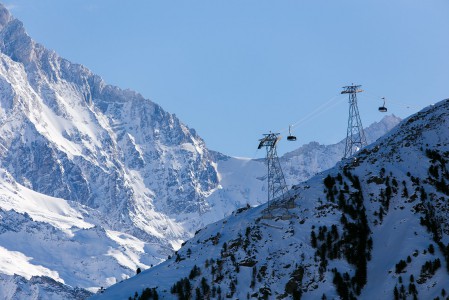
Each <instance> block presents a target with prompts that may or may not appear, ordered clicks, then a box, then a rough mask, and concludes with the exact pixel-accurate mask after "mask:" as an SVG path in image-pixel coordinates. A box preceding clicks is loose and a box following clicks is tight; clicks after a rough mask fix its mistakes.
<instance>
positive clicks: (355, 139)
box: [341, 85, 367, 158]
mask: <svg viewBox="0 0 449 300" xmlns="http://www.w3.org/2000/svg"><path fill="white" fill-rule="evenodd" d="M360 87H361V85H350V86H345V87H343V91H342V92H341V93H342V94H348V95H349V119H348V130H347V132H346V147H345V155H344V156H343V158H347V157H350V156H352V155H353V154H355V153H356V152H357V151H359V150H360V149H361V148H363V147H365V146H366V145H367V143H366V137H365V132H364V131H363V126H362V121H361V120H360V114H359V108H358V107H357V93H360V92H363V90H361V89H360Z"/></svg>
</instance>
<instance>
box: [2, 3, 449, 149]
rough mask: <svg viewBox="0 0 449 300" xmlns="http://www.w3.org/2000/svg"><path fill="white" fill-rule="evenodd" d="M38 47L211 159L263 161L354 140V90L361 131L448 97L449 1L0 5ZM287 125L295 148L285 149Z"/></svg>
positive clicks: (291, 144)
mask: <svg viewBox="0 0 449 300" xmlns="http://www.w3.org/2000/svg"><path fill="white" fill-rule="evenodd" d="M0 1H2V3H3V4H4V5H5V6H6V7H7V8H8V9H9V10H10V11H11V13H12V14H13V15H14V16H15V17H16V18H18V19H20V20H21V21H22V22H23V23H24V25H25V28H26V30H27V32H28V34H29V35H30V36H31V37H32V38H33V39H34V40H35V41H37V42H38V43H41V44H43V45H44V46H45V47H47V48H49V49H52V50H54V51H56V52H57V53H58V54H59V55H60V56H62V57H64V58H66V59H68V60H70V61H72V62H75V63H80V64H83V65H85V66H86V67H88V68H89V69H90V70H91V71H92V72H94V73H95V74H98V75H100V76H101V77H102V78H103V79H104V80H105V81H106V82H107V83H109V84H112V85H116V86H119V87H120V88H124V89H126V88H128V89H132V90H135V91H137V92H139V93H141V94H142V95H143V96H144V97H145V98H148V99H151V100H152V101H153V102H155V103H158V104H160V105H161V106H162V107H163V108H164V109H165V110H166V111H168V112H170V113H174V114H176V116H177V117H179V118H180V119H181V121H182V122H184V123H185V124H187V125H188V126H189V127H191V128H194V129H195V130H196V131H197V133H198V134H199V135H200V136H201V137H202V138H203V139H204V140H205V142H206V145H207V147H208V148H209V149H212V150H216V151H219V152H222V153H224V154H227V155H231V156H238V157H250V158H256V157H263V156H264V155H265V153H264V152H263V151H262V150H259V151H257V145H258V140H259V139H260V138H262V135H263V134H264V133H269V132H280V133H281V135H282V136H283V137H284V138H283V140H282V141H281V142H280V143H279V144H278V154H279V155H281V154H283V153H285V152H288V151H292V150H294V149H296V148H299V147H300V146H301V145H303V144H305V143H309V142H311V141H317V142H320V143H322V144H331V143H336V142H338V141H340V140H341V139H343V138H344V137H345V136H346V126H347V121H348V107H349V106H348V98H347V95H341V94H340V92H341V91H342V87H343V86H347V85H351V84H360V85H362V89H363V90H364V92H362V93H359V94H358V95H357V96H358V105H359V111H360V115H361V119H362V123H363V125H364V126H365V127H366V126H368V125H370V124H372V123H373V122H377V121H379V120H380V119H381V118H382V117H383V116H384V114H382V113H380V112H378V107H379V106H381V105H382V100H381V97H385V98H386V106H387V108H388V114H390V113H391V114H395V115H396V116H399V117H401V118H405V117H407V116H409V115H411V114H413V113H415V112H417V111H419V110H421V109H422V108H424V107H426V106H428V105H431V104H433V103H435V102H438V101H440V100H443V99H446V98H449V17H448V16H449V1H448V0H428V1H422V0H366V1H360V0H339V1H335V0H281V1H274V0H271V1H268V0H240V1H237V0H226V1H224V0H220V1H218V0H189V1H186V0H184V1H174V0H151V1H150V0H133V1H116V0H89V1H88V0H64V1H60V0H39V1H36V0H17V1H12V0H11V1H5V0H0ZM289 125H294V126H292V127H291V129H292V133H293V134H294V135H296V136H297V141H296V142H288V141H287V140H286V138H285V137H286V136H287V135H288V129H289Z"/></svg>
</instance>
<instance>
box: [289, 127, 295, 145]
mask: <svg viewBox="0 0 449 300" xmlns="http://www.w3.org/2000/svg"><path fill="white" fill-rule="evenodd" d="M291 127H292V126H291V125H290V126H288V136H287V141H290V142H294V141H296V136H294V135H292V133H291Z"/></svg>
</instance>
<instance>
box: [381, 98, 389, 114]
mask: <svg viewBox="0 0 449 300" xmlns="http://www.w3.org/2000/svg"><path fill="white" fill-rule="evenodd" d="M382 100H384V104H383V105H382V106H380V107H379V111H380V112H387V108H386V107H385V97H382Z"/></svg>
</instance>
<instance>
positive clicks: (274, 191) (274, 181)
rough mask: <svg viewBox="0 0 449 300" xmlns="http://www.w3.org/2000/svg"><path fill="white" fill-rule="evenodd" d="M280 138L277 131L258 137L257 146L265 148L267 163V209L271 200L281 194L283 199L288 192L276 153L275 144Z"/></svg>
mask: <svg viewBox="0 0 449 300" xmlns="http://www.w3.org/2000/svg"><path fill="white" fill-rule="evenodd" d="M280 139H281V136H280V135H279V133H268V134H264V138H262V139H260V140H259V141H260V143H259V147H258V148H257V149H261V148H262V147H265V148H266V149H267V158H266V159H267V165H268V209H271V205H272V201H273V200H274V199H275V198H278V197H280V196H282V199H284V198H285V197H286V195H287V193H288V188H287V184H286V183H285V178H284V174H283V173H282V168H281V164H280V163H279V158H278V155H277V150H276V144H277V142H279V140H280Z"/></svg>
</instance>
